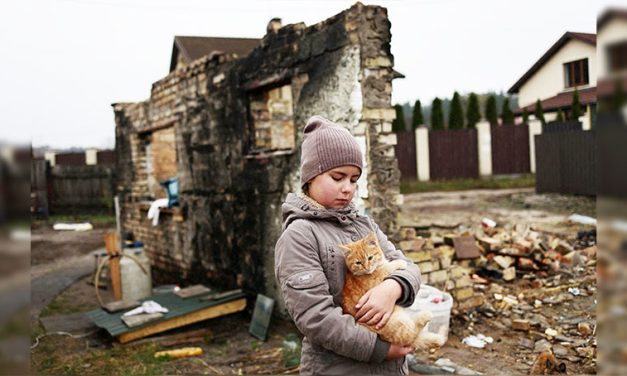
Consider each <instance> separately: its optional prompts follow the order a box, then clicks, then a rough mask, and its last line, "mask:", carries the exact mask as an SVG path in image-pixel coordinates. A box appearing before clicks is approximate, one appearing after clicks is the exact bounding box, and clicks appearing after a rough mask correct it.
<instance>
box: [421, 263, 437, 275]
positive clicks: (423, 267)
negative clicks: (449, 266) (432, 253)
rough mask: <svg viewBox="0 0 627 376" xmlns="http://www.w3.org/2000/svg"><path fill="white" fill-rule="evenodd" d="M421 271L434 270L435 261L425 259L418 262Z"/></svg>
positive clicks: (428, 271)
mask: <svg viewBox="0 0 627 376" xmlns="http://www.w3.org/2000/svg"><path fill="white" fill-rule="evenodd" d="M418 268H420V272H421V273H430V272H432V271H433V270H434V267H433V263H432V262H431V261H424V262H419V263H418Z"/></svg>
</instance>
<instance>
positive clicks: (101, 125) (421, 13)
mask: <svg viewBox="0 0 627 376" xmlns="http://www.w3.org/2000/svg"><path fill="white" fill-rule="evenodd" d="M353 3H354V2H353V1H341V0H267V1H262V0H260V1H252V0H228V1H225V0H220V1H213V0H39V1H37V0H26V1H24V0H20V1H10V2H9V1H2V2H1V3H0V43H1V46H2V58H1V59H0V87H1V91H0V96H1V98H0V99H1V100H0V113H1V114H2V124H3V127H2V136H0V137H1V138H0V141H4V142H10V143H13V144H15V143H28V142H32V143H33V145H34V146H41V145H50V146H52V147H56V148H65V147H70V146H79V147H100V148H106V147H113V146H114V140H115V138H114V128H115V124H114V119H113V111H112V109H111V103H114V102H129V101H141V100H145V99H147V98H148V97H149V95H150V87H151V84H152V83H153V82H155V81H157V80H158V79H160V78H162V77H164V76H166V75H167V74H168V70H169V64H170V56H171V52H172V43H173V38H174V36H175V35H195V36H220V37H249V38H261V37H262V36H263V35H264V34H265V30H266V25H267V23H268V21H269V20H270V19H271V18H273V17H280V18H282V19H283V24H284V25H286V24H290V23H297V22H305V23H306V24H307V25H312V24H315V23H317V22H320V21H322V20H324V19H326V18H328V17H331V16H333V15H335V14H337V13H339V12H341V11H342V10H344V9H347V8H349V7H350V6H351V5H352V4H353ZM364 3H365V4H376V5H381V6H385V7H386V8H388V16H389V18H390V21H391V22H392V53H393V54H394V57H395V69H396V70H398V71H399V72H401V73H403V74H405V76H406V78H405V79H400V80H395V81H394V91H393V102H394V103H403V102H407V101H409V102H412V103H413V101H414V100H415V99H420V100H421V101H422V102H423V103H425V104H427V103H430V102H431V100H432V99H433V98H434V97H435V96H440V97H445V96H449V97H450V96H451V95H452V93H453V91H454V90H458V91H459V92H460V93H467V92H470V91H475V92H479V93H482V92H486V91H490V90H494V91H501V90H503V91H506V90H507V89H508V88H509V87H511V86H512V85H513V84H514V83H515V82H516V80H517V79H518V78H519V77H520V76H521V75H522V74H523V73H525V71H526V70H527V69H529V68H530V67H531V65H532V64H533V63H534V62H535V61H536V60H537V59H538V58H539V57H540V56H541V55H542V54H543V53H544V52H545V51H546V50H547V49H548V48H549V47H550V46H551V45H552V44H553V43H554V42H555V41H556V40H557V39H559V37H560V36H561V35H562V34H563V33H564V32H566V31H578V32H588V33H594V32H595V29H596V17H597V15H598V13H599V12H601V11H602V10H603V9H605V8H606V7H607V6H609V5H611V4H615V5H616V4H617V2H616V1H613V2H610V1H603V0H595V1H591V0H524V1H522V0H521V1H506V0H390V1H372V2H371V1H365V2H364Z"/></svg>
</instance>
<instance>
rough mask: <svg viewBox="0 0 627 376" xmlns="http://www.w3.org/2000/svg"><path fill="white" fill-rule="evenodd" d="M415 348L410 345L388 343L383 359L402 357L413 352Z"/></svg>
mask: <svg viewBox="0 0 627 376" xmlns="http://www.w3.org/2000/svg"><path fill="white" fill-rule="evenodd" d="M414 351H415V349H414V348H413V347H411V346H401V345H397V344H395V343H393V344H391V345H390V349H389V350H388V354H387V355H386V356H385V359H387V360H392V359H398V358H402V357H404V356H405V355H407V354H410V353H413V352H414Z"/></svg>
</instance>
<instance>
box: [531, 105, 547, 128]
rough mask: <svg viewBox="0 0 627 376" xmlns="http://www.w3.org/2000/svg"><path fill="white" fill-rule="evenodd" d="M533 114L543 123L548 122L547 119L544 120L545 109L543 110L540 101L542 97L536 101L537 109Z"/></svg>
mask: <svg viewBox="0 0 627 376" xmlns="http://www.w3.org/2000/svg"><path fill="white" fill-rule="evenodd" d="M533 114H534V115H535V116H536V119H538V120H540V122H541V123H542V124H543V125H544V124H546V121H545V120H544V111H543V110H542V102H540V99H538V100H537V101H536V109H535V111H534V113H533Z"/></svg>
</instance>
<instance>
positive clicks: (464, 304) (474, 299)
mask: <svg viewBox="0 0 627 376" xmlns="http://www.w3.org/2000/svg"><path fill="white" fill-rule="evenodd" d="M483 303H485V298H484V296H483V295H482V294H474V295H472V296H471V297H469V298H467V299H465V300H461V301H458V302H457V310H458V311H460V312H467V311H470V310H472V309H475V308H477V307H481V306H482V305H483Z"/></svg>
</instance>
